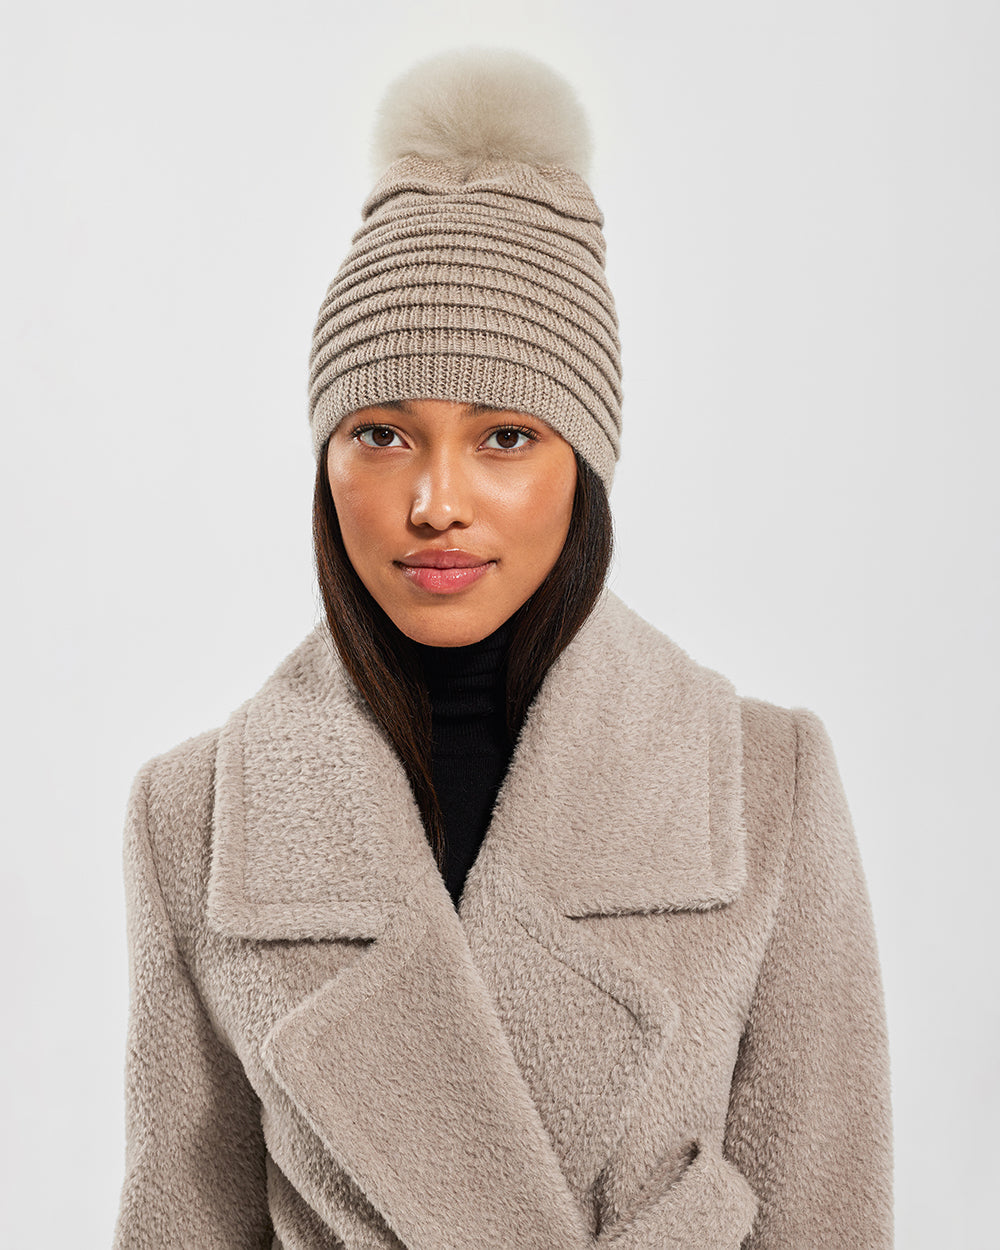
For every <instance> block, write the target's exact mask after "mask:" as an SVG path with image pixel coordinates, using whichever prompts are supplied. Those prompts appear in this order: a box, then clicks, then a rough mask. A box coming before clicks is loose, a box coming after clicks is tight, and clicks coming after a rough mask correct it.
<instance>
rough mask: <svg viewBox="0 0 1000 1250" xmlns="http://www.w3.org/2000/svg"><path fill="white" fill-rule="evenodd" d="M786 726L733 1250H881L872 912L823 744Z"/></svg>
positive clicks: (883, 1179) (878, 1018) (751, 1022)
mask: <svg viewBox="0 0 1000 1250" xmlns="http://www.w3.org/2000/svg"><path fill="white" fill-rule="evenodd" d="M792 715H793V717H794V719H795V727H796V737H797V749H796V764H795V796H794V803H793V807H792V816H791V825H792V827H791V831H790V838H789V841H788V849H787V853H786V859H785V865H784V874H783V880H782V886H781V893H780V899H779V902H778V907H777V913H776V915H775V918H774V924H773V928H772V930H771V933H770V937H769V940H768V945H767V948H766V951H765V955H764V958H763V961H762V964H761V968H760V974H759V979H758V982H757V986H756V991H755V995H754V999H753V1003H752V1006H751V1009H750V1012H749V1016H748V1019H747V1024H746V1028H745V1030H744V1034H743V1038H742V1041H741V1044H740V1050H739V1055H738V1059H737V1063H736V1068H735V1072H734V1076H733V1083H732V1091H731V1097H730V1105H729V1114H728V1121H727V1129H726V1152H727V1154H728V1155H729V1157H730V1158H731V1159H732V1160H733V1162H734V1163H735V1164H736V1166H737V1167H739V1169H740V1171H742V1172H743V1173H744V1175H745V1176H746V1177H747V1179H748V1180H749V1181H750V1183H751V1185H752V1186H753V1188H754V1190H755V1191H756V1193H757V1195H758V1198H759V1199H760V1205H759V1209H758V1214H757V1219H756V1222H755V1224H754V1227H753V1230H752V1231H751V1233H750V1235H749V1236H748V1237H747V1238H746V1240H745V1241H744V1242H743V1250H805V1248H806V1247H818V1246H822V1247H824V1250H887V1248H889V1247H891V1246H892V1238H893V1219H892V1141H891V1115H890V1100H889V1060H888V1046H887V1038H886V1024H885V1009H884V1000H883V993H882V980H881V970H880V967H879V961H878V954H877V949H876V942H875V932H874V927H873V922H872V914H871V905H870V901H869V895H868V889H867V884H866V882H865V877H864V873H863V870H862V866H861V860H860V855H859V852H858V846H857V841H856V838H855V834H854V829H853V823H852V820H851V816H850V813H849V810H848V805H847V799H846V796H845V794H844V790H843V786H842V783H841V779H840V775H839V771H838V768H837V764H836V760H835V758H834V752H833V747H832V745H831V743H830V739H829V736H828V734H827V732H826V729H825V727H824V725H823V723H822V722H821V720H820V719H819V717H818V716H816V715H815V713H813V712H810V711H808V710H807V709H804V708H796V709H793V712H792Z"/></svg>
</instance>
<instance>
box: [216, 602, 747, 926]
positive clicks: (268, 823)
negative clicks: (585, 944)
mask: <svg viewBox="0 0 1000 1250" xmlns="http://www.w3.org/2000/svg"><path fill="white" fill-rule="evenodd" d="M741 758H742V744H741V733H740V708H739V698H738V696H737V694H736V692H735V691H734V689H733V687H732V685H731V683H730V682H729V681H728V680H727V679H726V678H724V677H722V676H721V675H720V674H719V673H716V672H714V671H713V670H711V669H708V668H704V667H703V666H701V665H699V664H697V663H696V662H695V661H693V660H692V659H691V658H690V657H689V656H688V655H687V654H686V653H685V652H684V651H683V650H682V649H681V648H680V647H679V646H678V645H677V644H676V643H674V642H672V641H671V640H670V639H669V638H667V637H666V636H665V635H664V634H662V633H660V632H659V631H658V630H656V629H655V628H654V627H653V626H652V625H650V624H649V623H647V622H646V621H644V620H643V619H642V618H641V617H639V616H638V615H637V614H636V613H635V612H633V611H632V610H631V609H629V608H628V607H626V605H625V604H624V603H623V602H622V601H621V600H620V599H619V598H618V597H617V596H615V595H614V594H612V593H610V592H606V593H605V595H604V596H603V597H602V600H601V601H600V602H599V604H598V606H597V607H596V608H595V610H594V612H593V613H592V614H591V616H590V617H589V618H588V620H587V622H586V623H585V624H584V626H583V628H582V629H581V630H580V632H579V633H578V634H577V636H576V638H575V639H574V640H573V642H572V643H571V644H570V646H569V647H567V649H566V650H565V651H564V652H563V653H562V655H561V656H560V657H559V658H558V659H557V660H556V662H555V663H554V664H553V666H552V667H551V669H550V670H549V672H548V674H547V675H546V678H545V680H544V682H543V684H542V687H541V689H540V691H539V694H538V696H537V697H536V699H535V701H534V703H533V705H532V707H531V709H530V710H529V713H528V716H527V718H526V720H525V724H524V728H523V730H522V733H521V736H520V738H519V740H518V743H517V746H516V748H515V753H514V756H513V759H512V761H511V766H510V769H509V771H508V774H507V778H506V780H505V782H504V785H503V787H502V789H501V792H500V796H499V799H498V802H497V807H496V809H495V812H494V816H493V820H492V822H491V825H490V828H489V830H488V832H487V835H486V838H485V840H484V843H483V847H482V849H481V851H480V856H479V860H477V863H476V865H474V866H473V868H474V870H475V868H476V867H477V866H478V865H479V861H480V860H485V859H489V858H493V857H497V856H500V857H503V858H504V859H506V860H507V861H508V862H513V864H514V865H516V868H517V870H518V871H519V873H520V875H522V876H523V877H524V878H525V880H526V881H527V882H528V884H529V885H530V886H531V887H533V888H534V889H535V890H537V891H538V892H540V893H541V894H542V895H543V896H544V897H545V898H546V899H547V900H548V902H549V903H550V904H551V906H552V907H553V908H554V909H555V910H556V911H557V912H559V913H560V914H561V915H564V916H574V917H579V916H585V915H605V914H622V913H627V912H647V911H659V910H678V909H688V908H707V907H713V906H716V905H718V904H721V903H726V902H729V901H730V900H731V899H732V898H733V897H735V895H736V894H737V893H738V891H739V889H740V886H741V884H742V882H743V879H744V873H745V866H744V858H743V840H744V839H743V828H742V794H741V785H740V770H741ZM432 867H433V868H434V869H435V871H436V865H435V864H434V861H433V856H432V854H431V850H430V846H429V844H428V841H427V838H426V835H425V833H424V830H423V826H422V824H421V821H420V816H419V813H418V810H417V807H416V804H415V802H414V800H413V797H412V794H411V791H410V788H409V785H408V783H407V780H406V777H405V774H404V772H403V769H402V766H401V764H400V763H399V761H398V759H397V757H396V755H395V752H394V751H393V749H392V747H391V746H390V745H389V743H388V742H387V741H386V740H385V738H384V737H383V736H382V734H381V731H380V730H379V729H378V727H377V725H376V724H375V722H374V720H373V718H372V717H371V715H370V714H369V713H368V712H367V710H366V708H365V706H364V704H363V702H362V700H361V699H360V697H359V695H358V694H357V692H356V690H355V688H354V686H353V683H351V681H350V679H349V678H348V676H347V674H346V672H345V670H344V668H343V666H342V664H341V663H340V660H339V657H338V656H337V655H336V652H335V649H334V647H333V643H332V640H331V638H330V635H329V631H328V629H327V628H326V626H325V623H321V624H319V625H317V626H316V627H315V629H314V630H313V631H312V632H311V633H310V634H309V635H308V636H307V637H306V638H305V639H304V641H303V642H302V643H301V644H300V645H299V646H298V647H297V648H296V649H295V650H294V651H293V652H292V653H291V654H290V655H289V656H288V657H287V658H286V659H285V660H284V661H283V663H282V664H281V665H280V666H279V667H278V668H277V670H276V671H275V672H274V673H273V674H272V676H271V677H270V678H268V680H267V681H266V682H265V683H264V685H263V687H262V688H261V689H260V690H259V691H258V692H257V693H256V694H255V695H254V696H253V697H252V698H250V699H248V700H247V701H246V702H245V703H244V704H243V705H242V706H241V707H240V708H239V709H237V711H236V712H234V713H233V715H232V716H231V717H230V718H229V720H228V722H227V723H226V725H225V726H224V727H223V729H222V730H221V732H220V736H219V743H218V748H217V758H216V791H215V799H214V813H213V855H212V866H211V876H210V887H209V900H208V910H209V920H210V923H211V924H212V925H213V927H215V928H216V929H218V930H220V931H222V932H225V933H228V934H230V935H233V936H239V937H255V938H261V939H267V938H372V937H376V936H378V934H379V933H380V932H381V931H382V930H383V928H384V926H385V925H386V924H387V922H388V921H389V919H390V917H391V915H392V913H393V911H394V910H395V908H396V907H397V906H398V905H399V904H400V903H401V902H402V901H403V900H404V899H405V898H406V896H407V895H408V894H409V893H410V890H411V888H412V886H413V884H414V883H415V882H416V881H417V880H418V879H419V878H420V877H422V876H423V875H424V874H425V873H426V872H427V871H429V869H430V868H432ZM478 875H479V874H478V873H476V874H475V876H476V877H478ZM474 880H475V878H474V877H473V873H471V872H470V876H469V878H468V879H467V887H466V892H465V894H463V897H462V900H461V903H460V907H459V914H460V915H461V914H462V913H463V912H464V909H465V905H466V895H467V894H468V893H469V889H470V888H471V886H472V885H473V883H474Z"/></svg>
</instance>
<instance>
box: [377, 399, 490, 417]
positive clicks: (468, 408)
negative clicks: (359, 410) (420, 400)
mask: <svg viewBox="0 0 1000 1250" xmlns="http://www.w3.org/2000/svg"><path fill="white" fill-rule="evenodd" d="M374 407H376V408H392V409H394V410H395V411H396V412H408V411H409V407H410V401H409V400H408V399H389V400H386V401H385V402H384V403H381V404H375V405H374ZM506 411H507V409H506V408H491V407H490V406H489V405H488V404H466V405H465V411H464V412H463V413H462V416H463V417H482V416H485V415H486V413H488V412H506Z"/></svg>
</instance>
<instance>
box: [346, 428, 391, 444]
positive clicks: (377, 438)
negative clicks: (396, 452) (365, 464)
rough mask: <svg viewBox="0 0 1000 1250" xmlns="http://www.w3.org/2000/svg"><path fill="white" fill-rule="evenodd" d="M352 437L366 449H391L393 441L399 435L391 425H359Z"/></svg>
mask: <svg viewBox="0 0 1000 1250" xmlns="http://www.w3.org/2000/svg"><path fill="white" fill-rule="evenodd" d="M351 437H352V438H356V439H357V440H358V442H359V443H364V445H365V446H366V447H391V446H392V440H393V439H394V438H399V435H398V434H397V433H396V431H395V430H394V429H393V428H392V426H391V425H359V426H358V428H357V429H356V430H353V431H352V432H351Z"/></svg>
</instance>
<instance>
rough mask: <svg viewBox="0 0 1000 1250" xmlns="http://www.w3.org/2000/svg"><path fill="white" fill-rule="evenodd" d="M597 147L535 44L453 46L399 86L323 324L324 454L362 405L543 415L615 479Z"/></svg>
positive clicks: (614, 367)
mask: <svg viewBox="0 0 1000 1250" xmlns="http://www.w3.org/2000/svg"><path fill="white" fill-rule="evenodd" d="M590 146H591V144H590V136H589V128H588V124H587V119H586V117H585V115H584V113H583V110H582V109H581V107H580V105H579V103H578V101H577V99H576V97H575V95H574V93H573V90H572V88H571V87H570V86H569V84H568V83H567V82H566V81H565V80H564V79H563V78H561V77H560V76H559V75H558V74H556V73H555V72H554V71H553V70H552V69H550V68H549V67H548V66H547V65H545V64H544V63H543V62H541V61H538V60H536V59H535V58H534V57H530V56H527V55H525V54H524V53H520V52H515V51H507V50H504V49H483V48H471V49H460V50H456V51H451V52H446V53H442V54H440V55H437V56H434V57H431V58H429V59H428V60H425V61H422V62H420V63H418V64H417V65H415V66H414V67H413V68H412V69H410V70H409V71H408V72H407V73H405V74H404V75H403V76H402V77H400V78H398V79H397V80H396V81H395V82H393V83H392V84H391V85H390V86H389V88H388V90H387V91H386V93H385V95H384V96H383V98H382V102H381V104H380V106H379V111H378V116H377V121H376V125H375V131H374V136H373V140H372V148H371V151H372V162H373V167H374V173H375V176H376V179H377V181H376V183H375V186H374V189H373V190H372V191H371V193H370V195H369V196H368V198H367V200H366V201H365V203H364V205H363V207H362V210H361V216H362V222H363V224H362V226H361V227H360V228H359V229H358V230H357V232H356V233H355V234H354V236H353V238H352V239H351V243H352V246H351V250H350V251H349V252H348V254H347V256H346V258H345V259H344V261H343V263H342V264H341V266H340V268H339V270H338V271H337V273H336V275H335V276H334V278H333V280H332V281H331V283H330V285H329V286H328V287H327V291H326V295H325V298H324V299H323V303H322V305H321V307H320V310H319V315H318V317H317V319H316V324H315V329H314V331H313V341H312V350H311V352H310V356H309V366H310V368H309V420H310V424H311V426H312V432H313V443H314V449H315V452H316V455H317V456H319V454H320V453H321V451H322V448H323V446H324V445H325V442H326V439H327V437H328V436H329V434H330V432H331V431H332V430H334V429H335V428H336V426H337V425H338V423H339V422H340V420H341V418H342V417H344V416H346V415H347V414H349V413H352V412H356V411H357V410H358V409H360V408H366V407H369V406H371V405H373V404H379V403H387V402H390V401H392V400H400V399H447V400H453V401H456V402H461V403H478V404H484V405H487V406H489V407H491V408H501V409H508V410H512V411H515V412H523V413H528V414H531V415H533V416H536V417H540V418H541V419H542V420H544V421H546V422H547V423H548V424H549V425H551V426H552V427H553V428H554V429H555V430H557V431H558V432H559V433H560V434H561V435H562V436H563V438H565V439H566V440H567V441H568V442H569V443H570V444H571V445H572V446H573V447H574V449H575V450H576V451H578V452H579V453H580V455H582V456H583V457H584V459H586V460H587V461H588V463H589V464H590V465H591V466H592V467H593V468H594V469H595V470H596V471H597V473H598V474H599V475H600V477H601V479H602V480H603V482H604V485H605V487H606V488H608V489H610V486H611V481H612V477H613V474H614V467H615V462H616V460H617V459H618V454H619V435H620V432H621V358H620V345H619V341H618V319H617V316H616V314H615V306H614V300H613V299H612V295H611V291H610V289H609V288H608V284H607V281H606V279H605V273H604V261H605V241H604V235H603V234H602V232H601V227H602V226H603V224H604V217H603V214H602V213H601V211H600V209H599V208H598V206H597V204H596V202H595V200H594V196H593V194H592V192H591V190H590V188H589V186H588V185H587V182H586V176H587V173H588V167H589V159H590Z"/></svg>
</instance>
